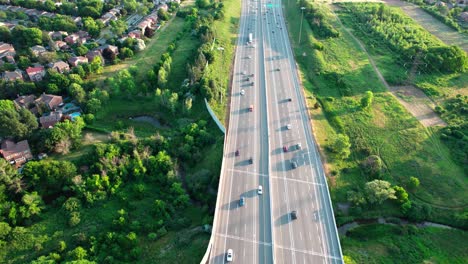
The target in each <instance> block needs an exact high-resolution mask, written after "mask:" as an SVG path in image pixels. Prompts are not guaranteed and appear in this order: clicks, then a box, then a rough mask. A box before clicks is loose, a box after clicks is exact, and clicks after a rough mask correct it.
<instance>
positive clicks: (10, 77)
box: [3, 69, 24, 82]
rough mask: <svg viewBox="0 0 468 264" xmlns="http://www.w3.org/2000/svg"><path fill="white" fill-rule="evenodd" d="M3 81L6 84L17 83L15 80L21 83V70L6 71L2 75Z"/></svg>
mask: <svg viewBox="0 0 468 264" xmlns="http://www.w3.org/2000/svg"><path fill="white" fill-rule="evenodd" d="M3 79H4V80H5V81H7V82H14V81H17V80H21V81H23V80H24V79H23V73H22V72H21V70H18V69H16V70H14V71H6V72H5V73H4V74H3Z"/></svg>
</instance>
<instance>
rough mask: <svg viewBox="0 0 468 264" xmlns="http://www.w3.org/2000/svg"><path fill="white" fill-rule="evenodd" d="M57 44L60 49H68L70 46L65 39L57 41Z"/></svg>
mask: <svg viewBox="0 0 468 264" xmlns="http://www.w3.org/2000/svg"><path fill="white" fill-rule="evenodd" d="M55 45H56V46H57V49H60V50H67V49H69V48H70V47H69V46H68V45H67V43H66V42H65V41H61V40H57V41H55Z"/></svg>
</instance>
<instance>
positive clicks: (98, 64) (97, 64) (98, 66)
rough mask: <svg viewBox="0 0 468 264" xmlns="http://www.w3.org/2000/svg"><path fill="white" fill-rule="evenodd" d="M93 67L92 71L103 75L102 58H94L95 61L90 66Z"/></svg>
mask: <svg viewBox="0 0 468 264" xmlns="http://www.w3.org/2000/svg"><path fill="white" fill-rule="evenodd" d="M90 66H91V71H92V72H94V73H96V74H101V73H102V69H103V67H102V59H101V57H100V56H96V57H94V59H93V61H92V62H91V64H90Z"/></svg>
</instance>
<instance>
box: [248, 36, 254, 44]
mask: <svg viewBox="0 0 468 264" xmlns="http://www.w3.org/2000/svg"><path fill="white" fill-rule="evenodd" d="M252 42H253V35H252V33H249V40H248V42H247V43H249V44H251V43H252Z"/></svg>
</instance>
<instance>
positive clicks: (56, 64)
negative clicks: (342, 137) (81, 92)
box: [50, 61, 70, 70]
mask: <svg viewBox="0 0 468 264" xmlns="http://www.w3.org/2000/svg"><path fill="white" fill-rule="evenodd" d="M50 68H53V69H58V70H66V69H70V66H69V65H68V63H66V62H64V61H56V62H54V63H51V64H50Z"/></svg>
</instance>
